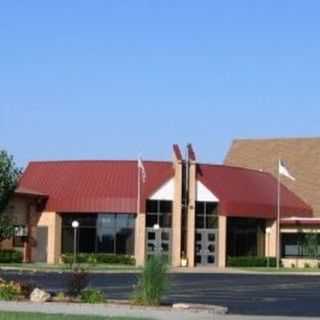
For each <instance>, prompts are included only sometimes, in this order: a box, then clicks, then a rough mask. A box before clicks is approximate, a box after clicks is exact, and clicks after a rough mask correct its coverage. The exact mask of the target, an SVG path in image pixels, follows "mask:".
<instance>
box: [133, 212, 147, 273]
mask: <svg viewBox="0 0 320 320" xmlns="http://www.w3.org/2000/svg"><path fill="white" fill-rule="evenodd" d="M134 251H135V253H134V255H135V259H136V265H137V266H139V267H142V266H144V263H145V259H146V214H145V213H141V212H140V213H138V214H137V216H136V221H135V246H134Z"/></svg>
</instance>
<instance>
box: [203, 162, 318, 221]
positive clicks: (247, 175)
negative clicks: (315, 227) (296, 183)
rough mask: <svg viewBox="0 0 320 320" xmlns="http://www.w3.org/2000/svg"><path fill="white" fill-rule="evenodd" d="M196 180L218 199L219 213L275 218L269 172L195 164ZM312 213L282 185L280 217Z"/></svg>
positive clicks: (274, 191) (273, 187) (274, 196)
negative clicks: (196, 167)
mask: <svg viewBox="0 0 320 320" xmlns="http://www.w3.org/2000/svg"><path fill="white" fill-rule="evenodd" d="M197 176H198V179H199V180H200V181H201V182H202V183H203V184H204V185H205V186H206V187H207V188H208V189H209V190H211V192H213V193H214V194H215V195H216V196H217V197H218V199H219V200H220V206H219V208H220V214H222V215H225V216H235V217H241V216H243V217H254V218H275V217H276V216H277V180H276V179H275V178H274V177H273V176H272V175H271V174H269V173H265V172H260V171H256V170H250V169H243V168H237V167H229V166H222V165H205V164H204V165H201V164H200V165H198V172H197ZM293 215H295V216H300V217H310V216H312V209H311V207H310V206H308V205H307V204H306V203H305V202H303V200H301V199H300V198H299V197H298V196H296V195H295V194H294V193H293V192H291V191H289V190H288V189H287V188H286V187H285V186H284V185H281V216H282V217H288V216H293Z"/></svg>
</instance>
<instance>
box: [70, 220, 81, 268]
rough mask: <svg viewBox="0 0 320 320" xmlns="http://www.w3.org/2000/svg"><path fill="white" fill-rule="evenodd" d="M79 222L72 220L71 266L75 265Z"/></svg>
mask: <svg viewBox="0 0 320 320" xmlns="http://www.w3.org/2000/svg"><path fill="white" fill-rule="evenodd" d="M79 225H80V224H79V221H77V220H74V221H72V228H73V264H74V265H75V264H76V263H77V233H78V228H79Z"/></svg>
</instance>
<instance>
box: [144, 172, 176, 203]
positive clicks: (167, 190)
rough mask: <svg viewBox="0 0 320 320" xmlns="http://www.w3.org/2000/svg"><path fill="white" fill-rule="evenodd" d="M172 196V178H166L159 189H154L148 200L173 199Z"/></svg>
mask: <svg viewBox="0 0 320 320" xmlns="http://www.w3.org/2000/svg"><path fill="white" fill-rule="evenodd" d="M173 198H174V178H172V179H170V180H168V181H167V182H166V183H165V184H163V185H162V186H161V187H160V189H158V190H157V191H155V192H154V193H153V194H152V195H151V197H149V199H150V200H169V201H173Z"/></svg>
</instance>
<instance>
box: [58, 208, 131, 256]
mask: <svg viewBox="0 0 320 320" xmlns="http://www.w3.org/2000/svg"><path fill="white" fill-rule="evenodd" d="M74 220H77V221H79V225H80V226H79V232H78V239H77V244H78V246H77V247H78V250H79V252H80V253H111V254H126V255H134V223H135V216H134V215H133V214H123V213H119V214H117V213H99V214H62V253H68V252H73V236H74V233H73V232H74V230H73V228H72V226H71V224H72V221H74Z"/></svg>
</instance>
